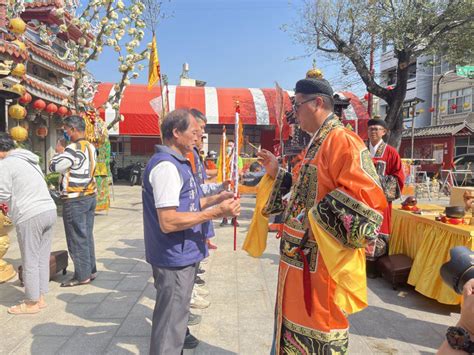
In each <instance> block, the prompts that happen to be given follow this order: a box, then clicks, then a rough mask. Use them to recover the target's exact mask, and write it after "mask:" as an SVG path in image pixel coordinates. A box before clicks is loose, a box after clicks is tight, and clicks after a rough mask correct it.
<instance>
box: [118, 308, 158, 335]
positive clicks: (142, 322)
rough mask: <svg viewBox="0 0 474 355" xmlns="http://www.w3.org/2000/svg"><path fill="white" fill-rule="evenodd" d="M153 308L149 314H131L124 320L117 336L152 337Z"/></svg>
mask: <svg viewBox="0 0 474 355" xmlns="http://www.w3.org/2000/svg"><path fill="white" fill-rule="evenodd" d="M152 316H153V310H150V309H148V315H147V316H145V315H142V314H137V315H135V314H133V315H132V314H130V315H129V316H128V317H127V318H125V320H124V321H123V322H122V324H121V326H120V328H119V330H118V331H117V336H119V337H129V336H130V337H148V338H149V337H150V335H151V319H152Z"/></svg>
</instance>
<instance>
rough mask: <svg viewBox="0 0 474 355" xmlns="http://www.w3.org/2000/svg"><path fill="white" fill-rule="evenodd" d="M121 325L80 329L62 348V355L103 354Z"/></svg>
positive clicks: (60, 350) (100, 324)
mask: <svg viewBox="0 0 474 355" xmlns="http://www.w3.org/2000/svg"><path fill="white" fill-rule="evenodd" d="M118 327H119V324H116V323H112V322H110V323H106V322H103V323H96V324H94V325H89V326H87V327H80V328H78V329H77V331H76V332H75V333H74V335H72V336H71V337H69V339H68V341H67V342H66V343H65V344H64V345H63V346H61V348H60V349H59V353H61V354H68V355H69V354H78V355H79V354H81V355H82V354H102V353H104V352H105V350H106V349H107V347H108V345H109V344H110V342H111V340H112V338H113V336H114V334H115V332H116V331H117V329H118Z"/></svg>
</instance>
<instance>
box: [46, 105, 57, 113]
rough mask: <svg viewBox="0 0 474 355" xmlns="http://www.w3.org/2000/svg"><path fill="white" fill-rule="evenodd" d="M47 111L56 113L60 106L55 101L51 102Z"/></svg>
mask: <svg viewBox="0 0 474 355" xmlns="http://www.w3.org/2000/svg"><path fill="white" fill-rule="evenodd" d="M46 112H47V113H50V114H54V113H56V112H58V106H56V105H55V104H53V103H50V104H48V106H46Z"/></svg>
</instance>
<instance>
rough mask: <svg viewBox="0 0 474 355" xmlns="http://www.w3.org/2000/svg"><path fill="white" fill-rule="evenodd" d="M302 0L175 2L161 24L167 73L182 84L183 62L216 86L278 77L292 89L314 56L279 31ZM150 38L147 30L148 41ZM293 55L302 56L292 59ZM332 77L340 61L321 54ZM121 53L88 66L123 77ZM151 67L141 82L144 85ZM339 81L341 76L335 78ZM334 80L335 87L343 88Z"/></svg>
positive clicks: (268, 83)
mask: <svg viewBox="0 0 474 355" xmlns="http://www.w3.org/2000/svg"><path fill="white" fill-rule="evenodd" d="M301 5H302V0H293V1H291V2H289V1H288V0H253V1H252V0H234V1H232V0H172V1H171V2H166V3H165V5H164V7H163V11H164V13H165V14H166V15H168V16H169V17H168V18H166V19H164V20H162V21H161V23H160V24H159V25H158V29H157V39H158V52H159V57H160V62H161V70H162V73H164V74H166V75H167V76H168V78H169V82H170V84H177V83H178V80H179V75H180V74H181V71H182V65H183V63H184V62H187V63H189V65H190V73H189V74H190V77H191V78H193V79H199V80H204V81H206V82H207V86H217V87H257V88H264V87H274V85H275V84H274V83H275V81H278V83H279V84H280V86H282V87H283V88H285V89H292V88H293V87H294V85H295V82H296V81H297V80H298V79H301V78H303V77H304V75H305V73H306V71H307V70H308V69H309V68H311V66H312V60H313V58H314V56H312V57H302V56H303V55H304V54H305V53H306V51H305V48H304V47H303V46H301V45H300V44H296V43H295V42H294V40H293V39H292V37H291V35H290V34H289V33H286V32H284V31H282V30H281V29H280V27H281V26H282V25H284V24H292V23H294V22H295V21H296V20H297V18H298V11H297V8H298V7H301ZM150 40H151V34H150V33H148V34H147V36H146V37H145V40H144V43H146V42H149V41H150ZM293 57H300V59H296V60H290V58H293ZM316 59H317V64H318V67H320V68H321V69H322V70H323V72H324V74H325V76H326V77H327V78H328V79H329V80H330V81H331V79H333V78H337V77H338V75H339V65H338V64H337V63H332V62H330V61H328V60H324V59H323V58H316ZM114 63H116V55H115V53H113V52H111V51H107V52H104V53H103V55H102V56H101V57H100V59H99V61H97V62H93V63H90V66H89V69H90V70H91V71H92V73H93V74H94V75H95V77H96V79H97V80H99V81H109V82H110V81H116V80H117V79H118V77H119V74H118V72H117V69H116V66H115V64H114ZM146 77H147V69H145V70H144V71H143V72H142V73H141V74H140V78H139V79H137V80H135V81H134V82H136V83H145V82H146ZM333 81H336V80H333ZM337 85H338V84H337V83H334V86H335V89H342V88H341V87H338V86H337Z"/></svg>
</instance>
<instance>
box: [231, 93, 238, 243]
mask: <svg viewBox="0 0 474 355" xmlns="http://www.w3.org/2000/svg"><path fill="white" fill-rule="evenodd" d="M239 121H240V106H239V102H238V101H237V102H236V107H235V127H234V159H233V160H234V161H233V162H232V163H233V173H234V176H233V178H234V200H237V198H238V197H239V148H240V147H239V141H240V137H239V124H240V122H239ZM233 220H234V251H236V250H237V216H236V217H234V218H233Z"/></svg>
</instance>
